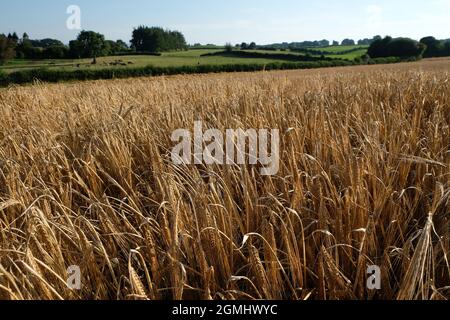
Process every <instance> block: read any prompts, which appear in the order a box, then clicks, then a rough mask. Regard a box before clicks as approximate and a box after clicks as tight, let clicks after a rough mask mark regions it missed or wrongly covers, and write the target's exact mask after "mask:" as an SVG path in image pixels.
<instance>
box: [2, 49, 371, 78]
mask: <svg viewBox="0 0 450 320" xmlns="http://www.w3.org/2000/svg"><path fill="white" fill-rule="evenodd" d="M348 48H352V47H351V46H340V47H329V48H323V50H324V51H325V50H329V52H330V54H329V55H326V56H328V57H331V58H334V59H349V60H353V59H354V58H356V57H358V56H361V55H363V54H364V53H365V52H366V50H365V49H361V50H359V51H356V52H351V53H348V54H346V55H339V54H336V53H339V52H340V51H345V50H349V49H348ZM354 48H357V47H354ZM222 50H223V49H197V50H187V51H176V52H165V53H162V54H161V56H151V55H127V56H108V57H100V58H98V63H97V64H96V65H92V64H91V62H92V59H42V60H25V59H14V60H10V61H8V62H7V63H6V64H5V65H0V70H3V71H4V72H7V73H10V72H14V71H20V70H30V69H38V68H46V69H49V70H65V71H74V70H80V69H81V70H83V69H94V70H98V69H106V68H111V67H116V68H124V67H144V66H147V65H153V66H156V67H180V66H197V65H226V64H261V65H263V64H268V63H274V62H283V61H284V60H281V59H265V58H239V57H221V56H206V57H205V56H203V55H205V54H210V53H214V52H219V51H222ZM246 51H248V52H259V53H267V54H273V53H278V54H280V53H282V54H294V55H301V54H299V53H295V52H290V51H277V52H274V51H265V50H246Z"/></svg>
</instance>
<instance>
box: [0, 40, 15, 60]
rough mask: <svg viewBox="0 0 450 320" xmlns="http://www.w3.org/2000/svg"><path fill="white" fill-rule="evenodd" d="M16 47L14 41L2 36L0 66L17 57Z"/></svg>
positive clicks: (0, 41)
mask: <svg viewBox="0 0 450 320" xmlns="http://www.w3.org/2000/svg"><path fill="white" fill-rule="evenodd" d="M14 47H15V43H14V41H13V40H12V39H8V37H6V36H5V35H4V34H0V64H4V63H5V62H6V61H7V60H9V59H12V58H14V57H15V55H16V52H15V51H14Z"/></svg>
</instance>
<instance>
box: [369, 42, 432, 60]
mask: <svg viewBox="0 0 450 320" xmlns="http://www.w3.org/2000/svg"><path fill="white" fill-rule="evenodd" d="M425 49H426V45H425V44H423V43H419V42H417V41H415V40H412V39H408V38H395V39H393V38H391V37H385V38H384V39H382V40H375V41H374V42H373V43H372V44H371V45H370V47H369V50H368V52H367V53H368V54H369V56H370V57H371V58H386V57H400V58H411V57H415V58H421V57H422V55H423V53H424V51H425Z"/></svg>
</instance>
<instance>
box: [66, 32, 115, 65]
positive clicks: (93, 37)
mask: <svg viewBox="0 0 450 320" xmlns="http://www.w3.org/2000/svg"><path fill="white" fill-rule="evenodd" d="M70 50H71V52H72V53H74V54H75V55H76V56H78V57H81V58H92V59H93V60H92V63H93V64H96V63H97V57H99V56H102V55H105V54H107V45H106V43H105V36H104V35H102V34H100V33H97V32H94V31H85V30H83V31H81V32H80V34H79V35H78V37H77V39H76V40H75V41H71V42H70Z"/></svg>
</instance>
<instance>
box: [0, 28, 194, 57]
mask: <svg viewBox="0 0 450 320" xmlns="http://www.w3.org/2000/svg"><path fill="white" fill-rule="evenodd" d="M186 48H187V44H186V40H185V38H184V35H183V34H182V33H181V32H179V31H171V30H164V29H163V28H159V27H146V26H139V27H137V28H135V29H134V30H133V33H132V39H131V41H130V45H128V44H127V43H126V42H125V41H123V40H117V41H112V40H106V39H105V36H104V35H102V34H100V33H97V32H94V31H85V30H83V31H81V32H80V33H79V34H78V36H77V38H76V39H75V40H72V41H70V42H69V45H65V44H63V43H62V42H61V41H59V40H56V39H42V40H31V39H30V38H29V36H28V34H27V33H24V34H23V36H22V37H21V38H19V36H18V35H17V33H15V32H14V33H12V34H11V33H10V34H8V35H5V34H0V64H3V63H4V62H5V61H6V60H9V59H13V58H19V59H33V60H36V59H80V58H93V63H96V58H97V57H101V56H111V55H118V54H132V53H157V52H163V51H174V50H184V49H186Z"/></svg>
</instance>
